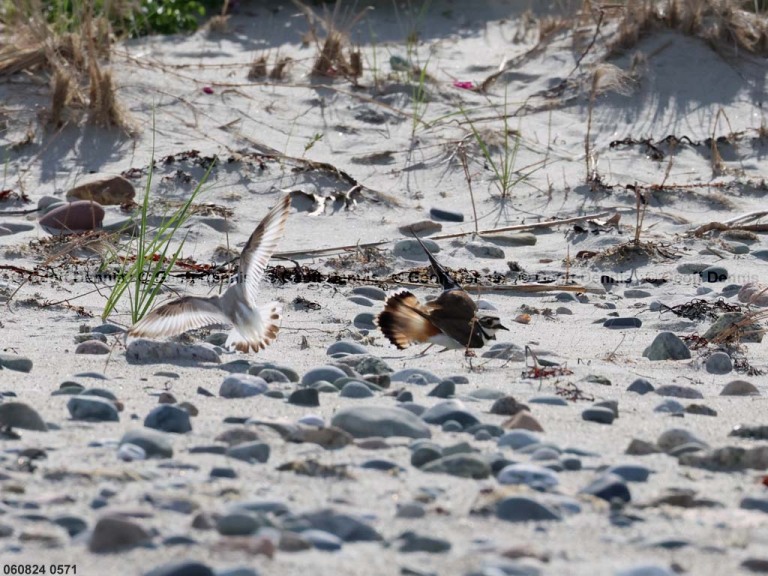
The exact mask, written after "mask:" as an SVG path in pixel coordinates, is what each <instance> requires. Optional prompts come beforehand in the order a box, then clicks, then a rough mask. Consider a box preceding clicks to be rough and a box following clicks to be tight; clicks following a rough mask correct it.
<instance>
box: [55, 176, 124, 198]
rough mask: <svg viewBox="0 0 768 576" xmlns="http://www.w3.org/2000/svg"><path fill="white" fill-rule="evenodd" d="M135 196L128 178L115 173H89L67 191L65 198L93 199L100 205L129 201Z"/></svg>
mask: <svg viewBox="0 0 768 576" xmlns="http://www.w3.org/2000/svg"><path fill="white" fill-rule="evenodd" d="M135 196H136V189H135V188H134V187H133V184H131V182H130V180H127V179H126V178H123V177H122V176H118V175H115V174H89V175H88V176H84V177H83V178H81V179H80V180H79V181H78V183H77V186H75V187H74V188H72V189H71V190H70V191H69V192H67V200H93V201H94V202H98V203H99V204H101V205H102V206H119V205H121V204H126V203H130V202H133V199H134V197H135Z"/></svg>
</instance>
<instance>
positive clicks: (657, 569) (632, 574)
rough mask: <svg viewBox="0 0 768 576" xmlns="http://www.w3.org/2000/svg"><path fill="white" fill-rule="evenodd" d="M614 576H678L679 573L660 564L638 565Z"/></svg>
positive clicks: (620, 571)
mask: <svg viewBox="0 0 768 576" xmlns="http://www.w3.org/2000/svg"><path fill="white" fill-rule="evenodd" d="M614 576H677V572H675V571H673V570H670V569H669V568H667V567H665V566H659V565H658V564H638V565H637V566H630V567H629V568H624V569H623V570H619V571H618V572H616V573H615V574H614Z"/></svg>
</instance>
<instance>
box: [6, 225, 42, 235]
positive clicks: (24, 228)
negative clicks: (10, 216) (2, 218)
mask: <svg viewBox="0 0 768 576" xmlns="http://www.w3.org/2000/svg"><path fill="white" fill-rule="evenodd" d="M0 229H2V230H1V231H0V236H10V235H12V234H18V233H19V232H29V231H30V230H34V229H35V227H34V226H33V225H32V224H20V223H16V222H0Z"/></svg>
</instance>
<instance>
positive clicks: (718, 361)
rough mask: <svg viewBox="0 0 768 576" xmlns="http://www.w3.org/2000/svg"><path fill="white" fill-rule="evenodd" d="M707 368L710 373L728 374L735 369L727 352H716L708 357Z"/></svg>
mask: <svg viewBox="0 0 768 576" xmlns="http://www.w3.org/2000/svg"><path fill="white" fill-rule="evenodd" d="M706 369H707V372H709V373H710V374H728V372H730V371H731V370H733V362H732V361H731V357H730V356H728V354H726V353H725V352H715V353H714V354H712V355H711V356H710V357H709V358H707V363H706Z"/></svg>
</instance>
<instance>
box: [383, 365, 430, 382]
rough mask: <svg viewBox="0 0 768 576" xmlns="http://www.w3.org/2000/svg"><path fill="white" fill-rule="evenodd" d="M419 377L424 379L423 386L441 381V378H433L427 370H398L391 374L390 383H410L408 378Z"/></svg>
mask: <svg viewBox="0 0 768 576" xmlns="http://www.w3.org/2000/svg"><path fill="white" fill-rule="evenodd" d="M415 375H418V376H421V377H422V378H424V383H425V384H437V383H438V382H440V381H441V380H442V378H439V377H438V376H435V375H434V374H433V373H432V372H430V371H429V370H422V369H421V368H404V369H402V370H398V371H397V372H395V373H394V374H392V376H391V377H392V382H409V383H411V382H410V378H411V377H412V376H415Z"/></svg>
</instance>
